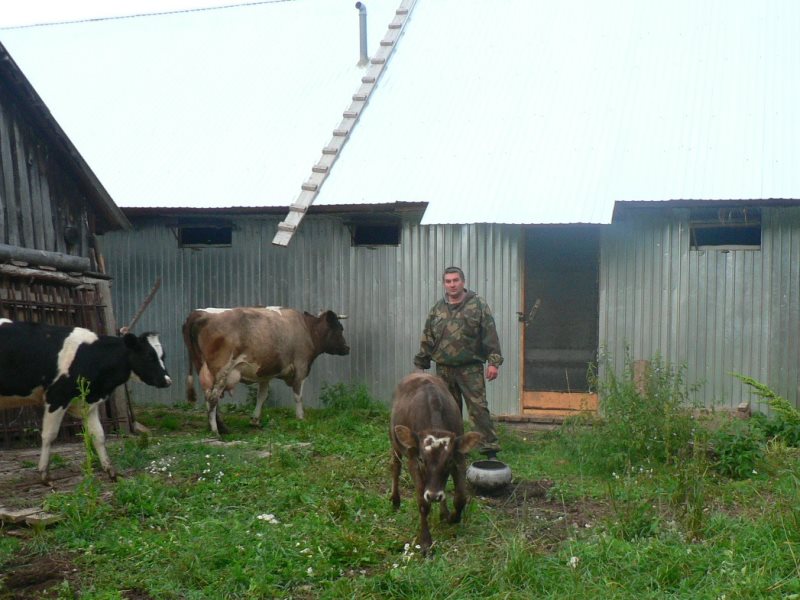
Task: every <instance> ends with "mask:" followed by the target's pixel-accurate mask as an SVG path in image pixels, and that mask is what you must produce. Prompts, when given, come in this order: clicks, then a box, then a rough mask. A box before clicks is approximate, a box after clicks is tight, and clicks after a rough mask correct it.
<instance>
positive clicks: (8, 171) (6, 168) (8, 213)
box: [0, 106, 19, 246]
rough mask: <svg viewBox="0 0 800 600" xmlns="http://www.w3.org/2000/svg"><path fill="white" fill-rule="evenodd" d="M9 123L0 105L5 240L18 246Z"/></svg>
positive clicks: (0, 160)
mask: <svg viewBox="0 0 800 600" xmlns="http://www.w3.org/2000/svg"><path fill="white" fill-rule="evenodd" d="M11 123H12V119H11V116H10V115H9V114H8V112H6V111H4V110H3V107H2V106H0V168H2V169H3V185H4V188H3V189H4V191H5V194H4V197H3V207H4V210H3V212H4V215H5V218H6V228H7V231H8V238H7V239H6V240H5V241H6V243H7V244H10V245H11V246H19V231H18V230H17V218H16V215H17V194H16V191H15V190H14V187H15V186H14V155H13V154H12V153H11V137H12V136H11V130H12V127H11Z"/></svg>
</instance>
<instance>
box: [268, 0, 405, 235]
mask: <svg viewBox="0 0 800 600" xmlns="http://www.w3.org/2000/svg"><path fill="white" fill-rule="evenodd" d="M416 1H417V0H401V1H400V6H399V7H398V8H397V10H395V16H394V19H392V21H391V22H390V23H389V26H388V28H387V30H386V34H385V35H384V36H383V39H382V40H381V42H380V45H379V47H378V50H377V52H376V54H375V56H373V57H372V58H370V60H369V66H368V67H367V70H366V73H365V74H364V75H363V76H362V77H361V86H360V87H359V88H358V90H357V91H356V93H355V94H353V97H352V101H351V103H350V106H349V107H348V108H347V110H345V111H344V112H343V113H342V120H341V122H340V123H339V126H338V127H336V129H334V130H333V136H332V137H331V139H330V141H329V142H328V144H327V145H326V146H325V147H324V148H323V149H322V155H321V156H320V159H319V160H318V161H317V163H316V164H315V165H314V166H313V167H312V168H311V175H310V176H309V178H308V179H306V181H304V182H303V183H302V185H301V186H300V193H299V194H298V196H297V198H295V201H294V203H292V205H291V206H289V213H288V214H287V215H286V218H285V219H284V220H283V221H281V222H280V223H278V231H277V233H275V237H273V238H272V243H273V244H275V245H276V246H288V245H289V242H290V241H291V240H292V236H293V235H294V233H295V231H297V228H298V227H299V225H300V221H302V220H303V217H304V216H305V214H306V212H307V211H308V208H309V207H310V206H311V205H312V204H313V203H314V200H316V199H317V196H318V195H319V191H320V189H321V188H322V185H323V184H324V183H325V180H326V179H327V178H328V175H329V174H330V172H331V169H332V168H333V165H334V163H335V162H336V159H337V158H339V154H341V151H342V148H343V147H344V145H345V144H346V143H347V140H349V139H350V135H351V134H352V132H353V129H354V128H355V126H356V124H357V123H358V120H359V118H360V117H361V114H362V113H363V112H364V110H365V108H366V106H367V104H368V103H369V99H370V97H371V96H372V92H373V91H374V90H375V87H376V86H377V84H378V81H379V80H380V78H381V76H382V75H383V72H384V70H385V69H386V65H387V64H388V62H389V59H390V58H391V56H392V54H393V52H394V49H395V46H396V45H397V42H398V41H399V39H400V36H401V35H402V34H403V30H404V29H405V26H406V23H408V18H409V17H410V16H411V12H412V11H413V10H414V5H415V4H416Z"/></svg>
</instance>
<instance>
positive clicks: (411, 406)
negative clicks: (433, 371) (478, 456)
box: [389, 372, 481, 554]
mask: <svg viewBox="0 0 800 600" xmlns="http://www.w3.org/2000/svg"><path fill="white" fill-rule="evenodd" d="M389 439H390V440H391V443H392V504H393V505H394V507H395V509H397V508H398V507H399V506H400V489H399V487H398V479H399V477H400V469H401V468H402V463H401V456H407V457H408V471H409V472H410V473H411V478H412V479H413V480H414V488H415V493H416V497H417V504H418V505H419V517H420V527H419V543H420V547H421V549H422V553H423V554H426V553H427V552H428V549H429V548H430V546H431V532H430V529H429V528H428V513H430V511H431V504H432V503H433V502H439V515H440V517H441V520H442V521H449V522H450V523H458V522H459V521H460V520H461V513H462V511H463V510H464V506H465V505H466V503H467V494H466V485H465V471H466V462H465V455H466V454H467V453H468V452H469V451H470V450H472V449H473V448H475V447H476V446H477V445H478V444H479V443H480V442H481V434H480V433H478V432H475V431H471V432H469V433H467V434H464V423H463V421H462V417H461V411H460V410H459V409H458V405H457V404H456V401H455V400H454V399H453V396H452V395H451V394H450V392H449V390H448V389H447V385H446V384H445V383H444V381H442V379H440V378H439V377H437V376H435V375H429V374H427V373H419V372H417V373H412V374H411V375H407V376H406V377H404V378H403V379H402V380H401V381H400V383H398V384H397V388H396V389H395V391H394V397H393V399H392V416H391V421H390V426H389ZM451 475H452V476H453V485H454V487H455V496H454V501H453V505H454V508H455V512H454V513H453V514H451V513H450V511H449V509H448V508H447V499H446V497H445V492H444V489H445V486H446V484H447V479H448V477H449V476H451Z"/></svg>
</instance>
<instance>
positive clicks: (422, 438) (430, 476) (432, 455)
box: [394, 425, 482, 502]
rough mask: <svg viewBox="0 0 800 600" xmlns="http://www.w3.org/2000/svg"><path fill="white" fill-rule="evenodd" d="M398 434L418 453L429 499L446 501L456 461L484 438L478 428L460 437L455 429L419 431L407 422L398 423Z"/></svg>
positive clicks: (424, 495) (403, 442)
mask: <svg viewBox="0 0 800 600" xmlns="http://www.w3.org/2000/svg"><path fill="white" fill-rule="evenodd" d="M394 433H395V437H396V438H397V441H398V442H399V443H400V444H401V445H402V446H403V447H404V448H405V449H406V450H407V451H413V454H415V455H416V458H417V465H418V467H419V473H420V476H421V478H422V482H423V485H424V487H423V491H422V494H423V498H424V499H425V501H426V502H439V501H441V500H444V498H445V493H444V487H445V484H446V483H447V477H448V476H449V475H450V473H451V472H452V470H453V468H454V467H455V466H456V461H457V460H459V459H461V458H463V456H464V455H465V454H467V453H469V451H470V450H472V449H473V448H475V447H476V446H477V445H478V444H480V442H481V439H482V436H481V434H480V433H478V432H477V431H470V432H469V433H465V434H464V435H460V436H456V435H455V434H454V433H453V432H451V431H437V430H425V431H421V432H419V433H417V432H414V431H411V429H409V428H408V427H406V426H405V425H396V426H395V428H394Z"/></svg>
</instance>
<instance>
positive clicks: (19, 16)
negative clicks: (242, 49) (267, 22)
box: [0, 0, 286, 29]
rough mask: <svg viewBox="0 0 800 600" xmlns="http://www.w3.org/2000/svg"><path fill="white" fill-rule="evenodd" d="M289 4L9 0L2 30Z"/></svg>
mask: <svg viewBox="0 0 800 600" xmlns="http://www.w3.org/2000/svg"><path fill="white" fill-rule="evenodd" d="M268 1H273V2H274V1H286V0H262V1H259V0H228V1H227V2H226V1H225V0H6V1H5V2H3V7H2V10H0V29H1V28H7V27H24V26H30V25H43V24H47V23H59V22H65V21H82V20H88V19H101V18H108V17H127V16H133V15H142V14H149V13H164V12H171V11H180V10H191V9H197V8H209V7H218V6H232V5H241V4H262V3H264V2H268Z"/></svg>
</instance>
